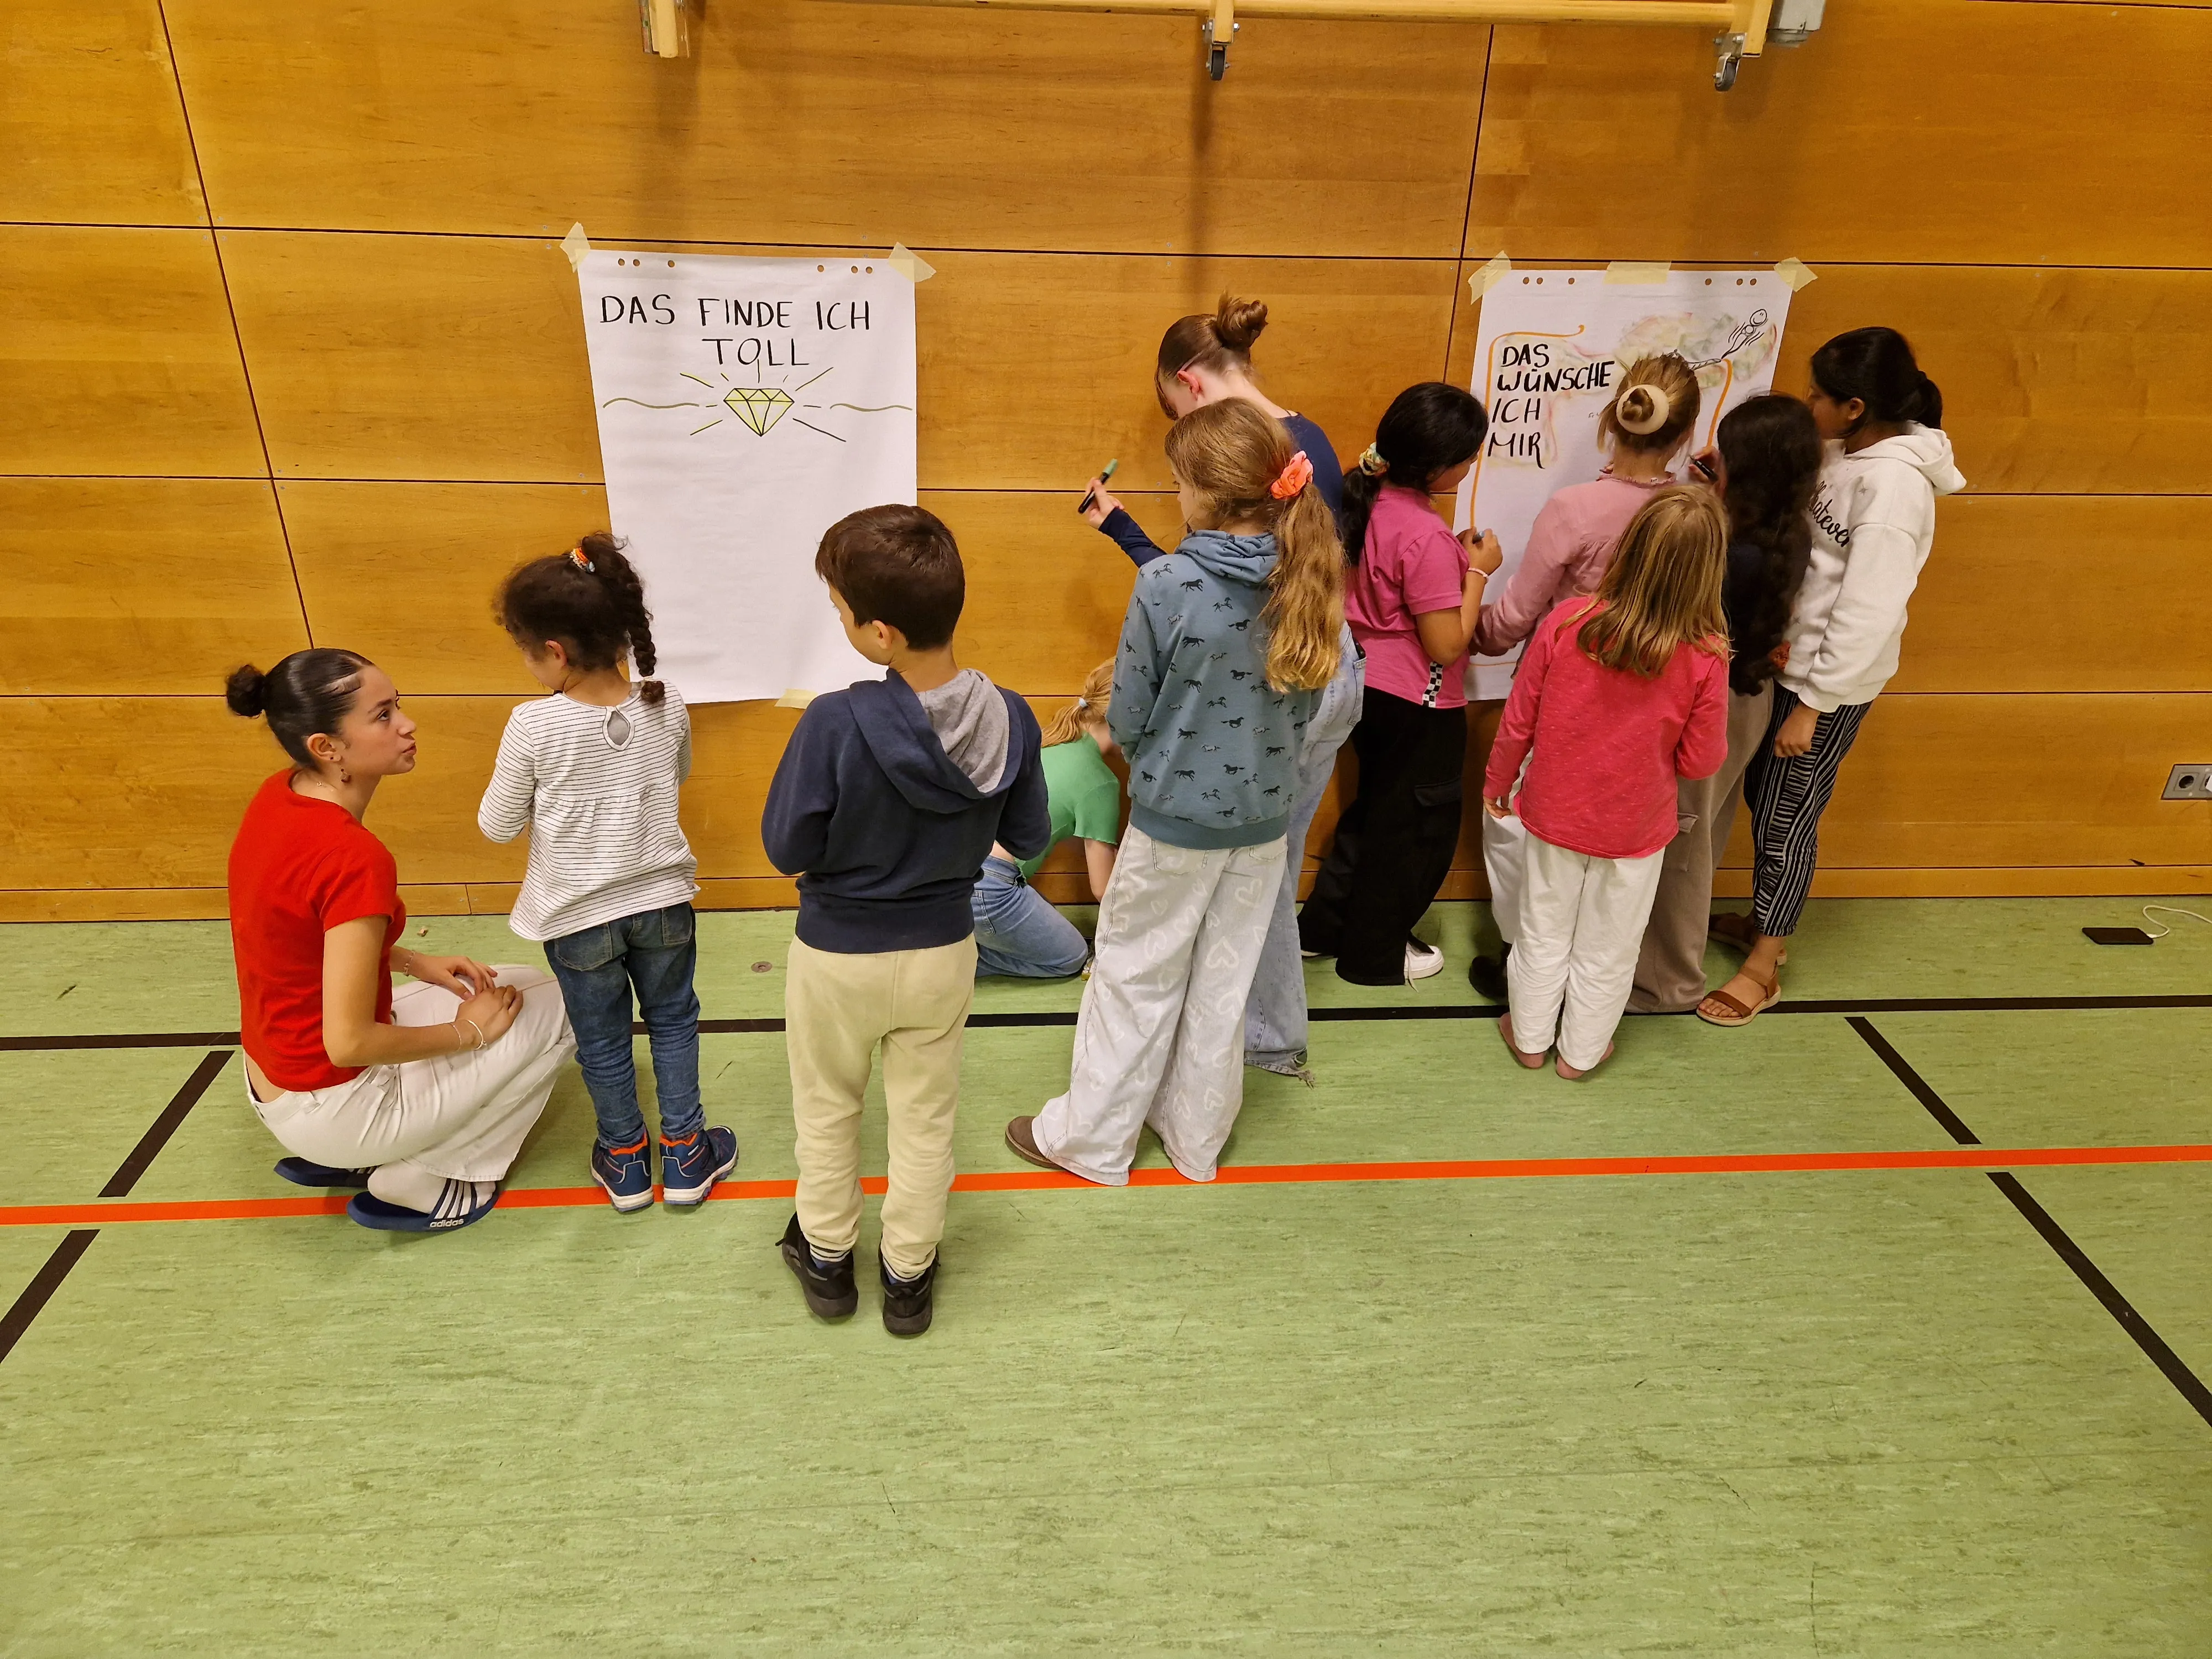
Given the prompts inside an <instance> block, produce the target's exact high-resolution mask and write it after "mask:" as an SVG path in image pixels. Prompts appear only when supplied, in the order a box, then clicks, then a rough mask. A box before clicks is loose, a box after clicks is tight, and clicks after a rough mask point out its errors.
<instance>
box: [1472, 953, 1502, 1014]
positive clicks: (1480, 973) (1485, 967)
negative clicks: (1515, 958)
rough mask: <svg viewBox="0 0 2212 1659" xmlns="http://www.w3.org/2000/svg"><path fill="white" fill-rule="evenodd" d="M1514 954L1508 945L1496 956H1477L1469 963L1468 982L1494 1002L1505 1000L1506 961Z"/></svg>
mask: <svg viewBox="0 0 2212 1659" xmlns="http://www.w3.org/2000/svg"><path fill="white" fill-rule="evenodd" d="M1512 954H1513V947H1512V946H1511V945H1507V946H1505V947H1504V949H1503V950H1501V951H1499V952H1498V954H1497V955H1496V956H1494V957H1476V958H1475V959H1474V961H1473V962H1470V963H1468V964H1467V982H1468V984H1469V985H1472V986H1473V987H1474V988H1475V989H1476V990H1478V991H1480V992H1481V993H1482V994H1483V995H1485V996H1486V997H1488V998H1489V999H1490V1000H1492V1002H1500V1003H1502V1002H1504V1000H1505V963H1506V962H1507V960H1508V959H1509V958H1510V957H1511V956H1512Z"/></svg>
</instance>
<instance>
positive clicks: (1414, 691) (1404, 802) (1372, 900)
mask: <svg viewBox="0 0 2212 1659" xmlns="http://www.w3.org/2000/svg"><path fill="white" fill-rule="evenodd" d="M1488 428H1489V419H1488V416H1486V414H1485V412H1484V410H1483V407H1482V404H1481V403H1480V401H1479V400H1478V399H1477V398H1474V395H1473V394H1472V393H1470V392H1466V391H1464V390H1462V388H1460V387H1458V386H1447V385H1445V384H1443V382H1442V381H1438V380H1431V381H1428V382H1426V383H1425V384H1423V385H1420V386H1408V387H1407V389H1406V390H1405V391H1403V392H1400V393H1399V394H1398V395H1397V397H1396V398H1394V399H1393V400H1392V402H1391V404H1390V407H1389V410H1388V411H1386V412H1385V413H1384V415H1383V419H1382V422H1381V423H1380V424H1379V425H1378V426H1377V427H1376V430H1375V441H1374V442H1373V443H1371V444H1370V445H1369V446H1368V447H1367V451H1366V453H1364V454H1363V455H1362V456H1361V457H1360V458H1359V464H1358V467H1357V468H1356V469H1355V470H1354V471H1353V472H1352V477H1350V478H1348V479H1347V480H1346V484H1345V504H1344V513H1343V520H1342V522H1343V527H1344V531H1345V534H1346V537H1347V538H1356V539H1347V543H1346V545H1347V547H1348V549H1349V550H1350V551H1351V554H1352V568H1351V574H1350V575H1349V576H1348V578H1347V579H1346V592H1345V612H1346V617H1347V619H1348V620H1349V621H1350V623H1351V624H1352V635H1353V637H1354V638H1356V639H1357V640H1358V641H1359V646H1360V649H1361V650H1362V651H1364V653H1366V659H1367V661H1366V668H1367V682H1366V689H1365V695H1364V700H1363V707H1362V713H1361V715H1360V720H1359V724H1358V726H1357V727H1356V728H1354V730H1353V732H1352V747H1353V748H1354V750H1357V751H1358V756H1359V792H1358V795H1357V796H1356V797H1355V798H1354V799H1353V800H1352V804H1351V805H1349V806H1347V807H1346V809H1345V812H1344V817H1342V818H1341V819H1340V821H1339V823H1338V825H1337V836H1336V844H1335V846H1334V848H1332V849H1331V850H1330V852H1329V855H1328V862H1327V863H1325V864H1324V865H1323V866H1322V872H1321V875H1320V876H1319V877H1318V878H1316V881H1315V883H1314V890H1313V896H1311V897H1310V898H1309V899H1308V900H1307V901H1306V907H1305V911H1304V915H1302V916H1300V918H1299V919H1298V933H1299V936H1300V940H1301V943H1302V944H1303V945H1304V948H1305V949H1306V950H1308V951H1312V952H1313V953H1314V954H1315V955H1316V956H1325V957H1335V958H1336V972H1337V977H1339V978H1340V979H1344V980H1348V981H1351V982H1352V983H1353V984H1355V985H1402V984H1404V983H1406V982H1407V981H1408V980H1413V979H1425V978H1427V977H1428V976H1429V975H1431V974H1435V973H1437V972H1440V971H1441V970H1442V969H1443V960H1444V959H1443V952H1442V951H1438V950H1437V948H1436V947H1435V946H1434V945H1426V944H1424V943H1422V942H1421V941H1420V940H1419V939H1415V938H1414V937H1413V925H1414V923H1416V922H1418V921H1420V919H1421V917H1422V916H1423V915H1425V913H1426V912H1427V910H1428V908H1429V906H1430V904H1431V902H1433V901H1434V900H1435V898H1436V896H1437V889H1438V888H1439V887H1441V886H1442V885H1443V879H1444V877H1445V875H1446V874H1447V873H1448V872H1449V871H1450V869H1451V860H1452V854H1453V852H1454V851H1455V849H1456V848H1457V847H1458V846H1459V831H1460V816H1461V804H1462V799H1461V798H1462V793H1463V792H1462V787H1461V779H1462V775H1463V774H1464V773H1465V771H1466V769H1467V689H1466V682H1467V651H1468V641H1469V640H1470V639H1471V638H1472V637H1473V635H1474V629H1475V624H1476V622H1477V619H1478V618H1479V617H1480V614H1481V611H1482V596H1483V591H1484V588H1485V587H1486V585H1487V583H1488V580H1489V578H1490V574H1491V573H1492V571H1494V570H1496V569H1497V568H1498V562H1499V560H1500V558H1501V556H1502V555H1501V554H1500V552H1499V550H1498V538H1497V537H1495V536H1491V535H1484V536H1480V537H1478V536H1477V535H1476V534H1475V532H1473V531H1468V532H1464V533H1462V534H1461V535H1459V536H1457V537H1455V536H1454V535H1453V534H1452V532H1451V531H1450V530H1449V528H1447V527H1446V526H1445V524H1444V522H1443V520H1442V519H1441V518H1439V517H1438V516H1437V510H1436V507H1435V506H1434V505H1433V498H1434V497H1436V496H1437V495H1449V494H1450V493H1451V492H1453V491H1454V490H1456V489H1458V488H1459V485H1460V481H1461V480H1462V478H1464V477H1467V473H1468V468H1469V467H1471V466H1472V465H1474V458H1475V455H1476V454H1477V453H1478V452H1480V449H1481V447H1482V440H1483V435H1484V433H1485V432H1486V430H1487V429H1488Z"/></svg>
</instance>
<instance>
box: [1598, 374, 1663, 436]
mask: <svg viewBox="0 0 2212 1659" xmlns="http://www.w3.org/2000/svg"><path fill="white" fill-rule="evenodd" d="M1673 413H1674V399H1673V398H1669V397H1668V395H1667V389H1666V387H1664V386H1652V385H1650V384H1649V383H1645V384H1643V385H1638V386H1624V387H1622V388H1621V392H1620V400H1619V401H1618V402H1617V403H1615V404H1613V419H1614V420H1615V421H1617V422H1620V429H1621V430H1622V431H1623V432H1633V433H1634V434H1636V435H1637V436H1638V437H1639V438H1640V437H1643V436H1644V435H1645V434H1646V433H1651V432H1656V431H1657V430H1658V429H1659V428H1661V427H1662V426H1664V425H1666V424H1667V417H1668V416H1670V415H1672V414H1673Z"/></svg>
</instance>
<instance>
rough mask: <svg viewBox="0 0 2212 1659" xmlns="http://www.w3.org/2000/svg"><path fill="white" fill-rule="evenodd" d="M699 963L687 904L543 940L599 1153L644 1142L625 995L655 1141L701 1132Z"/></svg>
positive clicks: (702, 1123) (602, 923) (704, 1119)
mask: <svg viewBox="0 0 2212 1659" xmlns="http://www.w3.org/2000/svg"><path fill="white" fill-rule="evenodd" d="M698 957H699V946H698V943H697V939H696V934H695V933H694V922H693V919H692V915H691V907H690V905H688V904H671V905H670V906H669V907H668V908H666V909H665V910H646V911H641V912H640V913H639V914H638V915H634V916H623V917H622V918H620V919H619V920H617V921H603V922H601V923H600V924H599V926H598V927H586V928H585V929H584V930H583V931H582V932H581V933H567V934H563V935H562V937H561V938H559V939H547V940H546V941H545V960H546V962H547V963H549V964H550V966H551V967H552V969H553V977H554V978H556V979H557V980H559V981H561V995H562V1000H565V1001H566V1002H567V1003H568V1024H569V1025H570V1027H571V1028H573V1029H574V1031H575V1033H576V1063H577V1064H578V1065H579V1066H581V1067H582V1068H583V1072H584V1084H585V1086H586V1087H587V1088H588V1089H590V1090H591V1091H592V1110H593V1111H594V1112H596V1113H597V1114H598V1115H599V1145H600V1146H608V1147H613V1146H633V1145H635V1143H636V1141H637V1139H638V1137H639V1136H641V1135H642V1134H643V1133H645V1114H644V1113H643V1112H641V1111H640V1110H639V1109H638V1104H637V1064H636V1061H635V1060H634V1059H633V1058H632V1056H631V1052H630V1035H629V1018H630V1001H629V998H630V987H632V986H635V987H637V1009H638V1014H639V1017H640V1018H642V1019H643V1020H644V1021H645V1030H646V1035H647V1037H648V1038H650V1039H651V1042H652V1045H653V1087H654V1089H655V1091H657V1092H658V1093H659V1097H660V1133H661V1136H662V1138H663V1139H671V1140H681V1139H683V1138H684V1136H686V1135H688V1134H690V1133H694V1132H695V1131H696V1130H698V1129H699V1128H701V1127H703V1126H704V1125H705V1123H706V1121H707V1118H706V1114H705V1112H704V1111H703V1110H702V1109H701V1107H700V1104H699V998H698V995H697V994H696V993H695V992H694V991H693V990H692V988H691V973H692V969H693V968H694V966H695V965H696V963H697V962H698Z"/></svg>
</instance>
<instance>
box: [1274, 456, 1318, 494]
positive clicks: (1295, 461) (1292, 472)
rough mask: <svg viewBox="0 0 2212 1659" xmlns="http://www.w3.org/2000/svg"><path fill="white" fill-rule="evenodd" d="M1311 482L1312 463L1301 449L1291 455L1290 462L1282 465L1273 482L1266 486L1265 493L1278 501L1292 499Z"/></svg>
mask: <svg viewBox="0 0 2212 1659" xmlns="http://www.w3.org/2000/svg"><path fill="white" fill-rule="evenodd" d="M1312 482H1313V463H1312V462H1311V461H1310V460H1308V459H1306V453H1305V451H1304V450H1303V449H1301V450H1300V451H1298V453H1297V454H1295V455H1293V456H1291V459H1290V464H1289V465H1286V466H1285V467H1284V469H1283V470H1282V471H1281V473H1280V474H1279V475H1278V476H1277V477H1276V479H1275V482H1274V483H1271V484H1269V485H1268V486H1267V493H1268V494H1269V495H1273V497H1274V498H1275V499H1276V500H1277V501H1293V500H1295V499H1297V495H1299V493H1300V492H1301V491H1303V490H1304V489H1305V487H1306V486H1307V485H1308V484H1310V483H1312Z"/></svg>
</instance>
